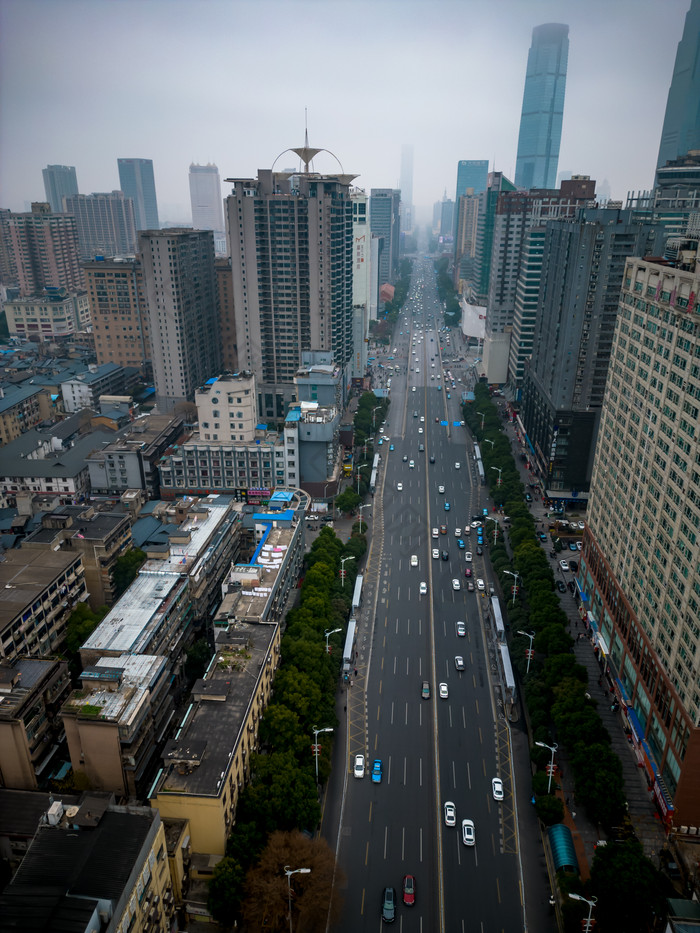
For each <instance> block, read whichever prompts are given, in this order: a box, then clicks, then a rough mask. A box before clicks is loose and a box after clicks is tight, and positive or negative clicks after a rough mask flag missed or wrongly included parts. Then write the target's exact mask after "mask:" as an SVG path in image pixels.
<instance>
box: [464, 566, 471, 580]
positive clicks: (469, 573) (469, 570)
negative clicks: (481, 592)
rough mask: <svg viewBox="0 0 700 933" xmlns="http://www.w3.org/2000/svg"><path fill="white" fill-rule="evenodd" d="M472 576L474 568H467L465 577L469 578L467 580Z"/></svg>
mask: <svg viewBox="0 0 700 933" xmlns="http://www.w3.org/2000/svg"><path fill="white" fill-rule="evenodd" d="M471 575H472V568H471V567H465V568H464V576H465V577H466V578H467V580H468V579H469V577H471Z"/></svg>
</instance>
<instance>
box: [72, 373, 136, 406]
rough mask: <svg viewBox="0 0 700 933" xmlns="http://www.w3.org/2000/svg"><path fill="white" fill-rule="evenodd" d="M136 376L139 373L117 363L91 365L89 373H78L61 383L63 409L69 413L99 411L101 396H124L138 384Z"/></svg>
mask: <svg viewBox="0 0 700 933" xmlns="http://www.w3.org/2000/svg"><path fill="white" fill-rule="evenodd" d="M136 376H137V373H134V372H133V371H131V372H130V371H129V370H126V369H125V368H124V367H123V366H118V365H117V364H116V363H103V364H102V365H101V366H95V365H91V366H90V367H89V368H88V370H87V372H84V373H78V375H77V376H72V377H71V378H70V379H66V380H65V381H64V382H62V383H61V394H62V396H63V407H64V409H65V411H68V412H76V411H82V410H83V409H84V408H94V409H97V408H98V407H99V404H98V403H99V398H100V396H101V395H124V393H125V392H126V391H127V390H128V389H129V387H130V385H133V384H134V383H135V382H136V378H135V377H136Z"/></svg>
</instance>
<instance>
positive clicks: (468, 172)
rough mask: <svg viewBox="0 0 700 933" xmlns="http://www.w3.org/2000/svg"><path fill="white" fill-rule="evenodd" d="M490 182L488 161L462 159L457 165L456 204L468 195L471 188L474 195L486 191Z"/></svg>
mask: <svg viewBox="0 0 700 933" xmlns="http://www.w3.org/2000/svg"><path fill="white" fill-rule="evenodd" d="M488 180H489V160H488V159H460V161H459V162H458V163H457V187H456V189H455V204H459V199H460V198H461V197H462V195H463V194H466V193H467V190H468V189H469V188H472V189H473V192H474V194H480V193H481V192H482V191H486V185H487V184H488Z"/></svg>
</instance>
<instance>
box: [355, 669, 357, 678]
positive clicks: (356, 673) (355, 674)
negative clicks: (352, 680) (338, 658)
mask: <svg viewBox="0 0 700 933" xmlns="http://www.w3.org/2000/svg"><path fill="white" fill-rule="evenodd" d="M355 677H357V668H355Z"/></svg>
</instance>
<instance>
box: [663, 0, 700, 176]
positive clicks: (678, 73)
mask: <svg viewBox="0 0 700 933" xmlns="http://www.w3.org/2000/svg"><path fill="white" fill-rule="evenodd" d="M698 149H700V0H690V9H689V10H688V12H687V14H686V17H685V27H684V29H683V36H682V37H681V41H680V42H679V43H678V50H677V51H676V63H675V65H674V67H673V78H672V79H671V87H670V88H669V91H668V100H667V101H666V114H665V116H664V125H663V129H662V130H661V145H660V146H659V156H658V159H657V160H656V167H657V168H661V167H662V166H664V165H665V164H666V163H667V162H669V161H671V160H673V159H679V158H682V157H683V156H684V155H686V154H687V153H688V152H690V151H691V150H698Z"/></svg>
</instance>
